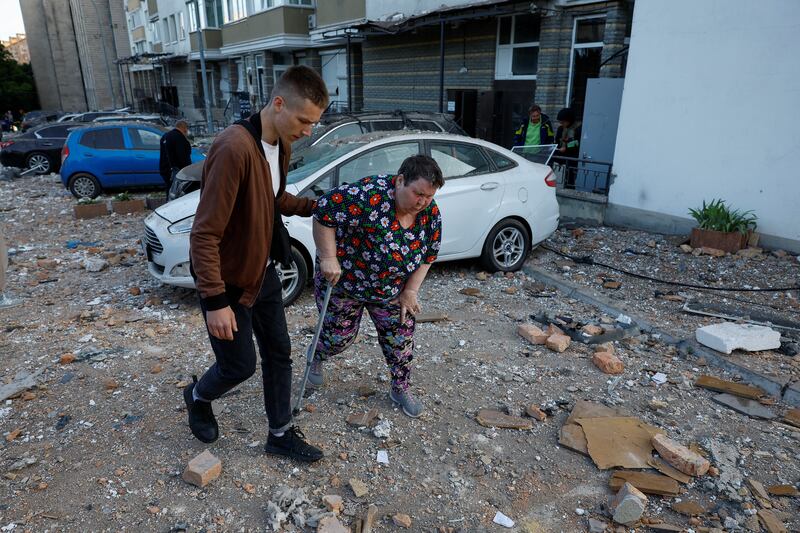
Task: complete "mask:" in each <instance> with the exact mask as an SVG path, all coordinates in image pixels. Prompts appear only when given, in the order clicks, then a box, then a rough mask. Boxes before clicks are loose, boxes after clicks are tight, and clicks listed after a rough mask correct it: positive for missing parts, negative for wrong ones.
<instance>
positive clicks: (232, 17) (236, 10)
mask: <svg viewBox="0 0 800 533" xmlns="http://www.w3.org/2000/svg"><path fill="white" fill-rule="evenodd" d="M246 4H247V0H225V22H234V21H236V20H239V19H243V18H245V17H246V16H247V6H246Z"/></svg>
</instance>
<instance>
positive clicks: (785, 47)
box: [607, 0, 800, 249]
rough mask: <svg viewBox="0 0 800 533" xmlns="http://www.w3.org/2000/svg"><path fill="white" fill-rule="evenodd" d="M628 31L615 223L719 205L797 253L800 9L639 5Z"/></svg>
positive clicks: (794, 2)
mask: <svg viewBox="0 0 800 533" xmlns="http://www.w3.org/2000/svg"><path fill="white" fill-rule="evenodd" d="M632 28H633V31H632V36H631V42H630V53H629V57H628V68H627V74H626V79H625V89H624V93H623V97H622V110H621V113H620V124H619V130H618V135H617V145H616V154H615V157H614V172H615V173H616V174H617V178H616V180H615V182H614V183H613V185H612V186H611V191H610V195H609V209H608V211H607V214H608V215H609V217H608V218H607V220H608V221H609V222H611V223H614V222H617V221H622V222H626V221H627V222H630V223H635V222H636V220H637V219H641V220H640V221H641V222H642V224H641V225H642V226H644V227H647V226H651V227H652V226H653V225H654V224H655V223H656V222H657V221H658V220H659V218H661V219H662V221H664V222H665V223H666V224H667V225H670V224H672V225H673V227H676V228H678V227H680V226H681V225H682V224H683V226H684V227H683V228H681V229H685V227H688V225H687V224H686V223H685V219H687V218H688V214H687V211H688V209H689V208H690V207H695V206H698V205H699V204H701V203H702V201H703V200H704V199H705V200H711V199H713V198H723V199H725V200H726V201H727V203H728V204H729V205H732V206H733V207H736V208H740V209H752V210H754V211H755V213H756V215H758V218H759V221H758V231H759V232H760V233H762V234H766V235H767V236H770V235H771V236H774V237H777V238H775V239H772V240H771V241H770V239H769V237H767V238H766V241H767V242H772V243H774V244H776V245H783V246H785V247H787V248H790V249H792V248H794V249H798V248H800V60H798V58H797V55H796V54H797V50H800V1H798V0H762V1H759V2H754V1H753V0H702V1H700V2H698V1H697V0H669V1H668V2H665V1H663V0H636V4H635V8H634V15H633V26H632ZM639 210H641V211H639ZM659 215H667V216H665V217H664V216H662V217H659ZM671 217H680V219H681V220H678V219H675V218H671ZM609 219H610V220H609ZM652 229H657V228H655V227H653V228H652ZM785 239H788V240H789V241H793V242H787V241H785Z"/></svg>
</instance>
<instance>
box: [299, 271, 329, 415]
mask: <svg viewBox="0 0 800 533" xmlns="http://www.w3.org/2000/svg"><path fill="white" fill-rule="evenodd" d="M332 290H333V284H331V283H330V282H329V283H328V288H327V289H325V298H324V300H323V302H322V311H321V312H320V314H319V322H317V329H316V331H314V339H313V340H312V341H311V346H309V349H308V350H306V370H305V372H303V381H302V382H301V383H300V393H299V394H298V395H297V403H296V404H295V406H294V410H293V411H292V414H294V415H296V414H297V413H299V412H300V407H302V406H303V394H305V392H306V383H308V373H309V372H311V362H312V361H313V360H314V354H316V352H317V342H318V341H319V334H320V332H322V322H323V321H324V320H325V313H327V311H328V302H329V301H330V299H331V291H332Z"/></svg>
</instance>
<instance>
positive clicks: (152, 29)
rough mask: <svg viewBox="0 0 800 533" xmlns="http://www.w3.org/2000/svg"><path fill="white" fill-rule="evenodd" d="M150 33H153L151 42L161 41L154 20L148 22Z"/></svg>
mask: <svg viewBox="0 0 800 533" xmlns="http://www.w3.org/2000/svg"><path fill="white" fill-rule="evenodd" d="M150 33H151V34H152V35H153V42H154V43H160V42H161V32H160V31H159V28H158V24H157V23H155V22H151V23H150Z"/></svg>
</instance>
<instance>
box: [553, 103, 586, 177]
mask: <svg viewBox="0 0 800 533" xmlns="http://www.w3.org/2000/svg"><path fill="white" fill-rule="evenodd" d="M556 120H558V124H559V126H558V131H556V142H557V143H558V148H557V149H556V153H555V155H554V156H553V161H554V162H556V163H561V164H562V165H563V166H564V167H565V171H564V187H566V188H568V189H574V188H575V177H576V174H577V171H578V164H577V161H573V160H570V159H562V158H564V157H568V158H571V159H577V158H579V157H580V149H581V122H580V121H579V120H577V119H576V117H575V111H573V110H572V109H570V108H569V107H565V108H564V109H562V110H561V111H559V112H558V115H557V116H556Z"/></svg>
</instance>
